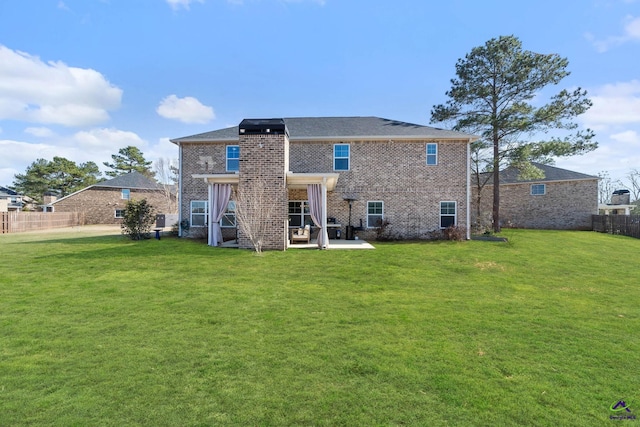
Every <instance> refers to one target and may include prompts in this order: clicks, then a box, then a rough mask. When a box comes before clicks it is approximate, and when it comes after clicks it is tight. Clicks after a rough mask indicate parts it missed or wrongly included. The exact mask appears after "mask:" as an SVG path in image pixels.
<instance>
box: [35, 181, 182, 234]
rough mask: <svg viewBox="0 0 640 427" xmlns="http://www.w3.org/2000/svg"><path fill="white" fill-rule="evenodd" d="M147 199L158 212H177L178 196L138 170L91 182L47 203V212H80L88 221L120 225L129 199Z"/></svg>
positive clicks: (90, 222) (45, 208)
mask: <svg viewBox="0 0 640 427" xmlns="http://www.w3.org/2000/svg"><path fill="white" fill-rule="evenodd" d="M142 199H146V200H147V202H149V204H150V205H151V206H153V207H154V209H155V211H156V213H164V214H172V213H175V206H176V196H175V194H171V193H169V192H167V191H165V188H164V187H163V186H162V185H161V184H158V183H157V182H155V181H153V180H151V179H149V178H147V177H146V176H144V175H142V174H141V173H138V172H130V173H127V174H125V175H121V176H118V177H115V178H113V179H110V180H108V181H103V182H100V183H98V184H94V185H91V186H89V187H86V188H84V189H82V190H79V191H76V192H75V193H72V194H69V195H68V196H65V197H62V198H60V199H58V200H55V201H52V202H51V203H49V204H48V205H45V206H44V210H45V211H46V212H81V213H83V214H84V221H85V223H86V224H119V223H121V222H122V218H123V217H124V210H125V207H126V205H127V202H128V201H129V200H142Z"/></svg>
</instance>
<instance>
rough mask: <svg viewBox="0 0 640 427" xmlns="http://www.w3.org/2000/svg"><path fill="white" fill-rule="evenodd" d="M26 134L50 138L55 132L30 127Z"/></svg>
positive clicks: (43, 128) (44, 128)
mask: <svg viewBox="0 0 640 427" xmlns="http://www.w3.org/2000/svg"><path fill="white" fill-rule="evenodd" d="M24 132H25V133H28V134H30V135H33V136H37V137H39V138H50V137H52V136H53V135H54V133H53V131H52V130H51V129H49V128H46V127H29V128H26V129H25V130H24Z"/></svg>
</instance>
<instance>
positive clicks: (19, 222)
mask: <svg viewBox="0 0 640 427" xmlns="http://www.w3.org/2000/svg"><path fill="white" fill-rule="evenodd" d="M77 225H84V214H83V213H80V212H0V233H1V234H6V233H20V232H23V231H36V230H48V229H50V228H62V227H73V226H77Z"/></svg>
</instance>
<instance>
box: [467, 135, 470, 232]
mask: <svg viewBox="0 0 640 427" xmlns="http://www.w3.org/2000/svg"><path fill="white" fill-rule="evenodd" d="M470 239H471V140H469V142H467V240H470Z"/></svg>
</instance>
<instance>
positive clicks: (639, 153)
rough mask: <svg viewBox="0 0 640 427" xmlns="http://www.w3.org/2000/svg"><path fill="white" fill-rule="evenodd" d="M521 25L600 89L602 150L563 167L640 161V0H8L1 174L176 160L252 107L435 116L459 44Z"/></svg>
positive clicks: (612, 166) (596, 113)
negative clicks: (180, 148)
mask: <svg viewBox="0 0 640 427" xmlns="http://www.w3.org/2000/svg"><path fill="white" fill-rule="evenodd" d="M510 34H513V35H515V36H517V37H519V38H520V40H521V41H522V43H523V47H524V48H525V49H527V50H532V51H535V52H539V53H557V54H559V55H561V56H563V57H567V58H568V59H569V71H570V72H571V75H570V76H569V77H567V78H566V79H564V80H563V81H562V82H561V85H560V86H561V88H575V87H578V86H580V87H582V88H585V89H587V91H588V94H589V96H590V97H591V98H592V100H593V102H594V106H593V108H592V109H591V110H590V111H589V112H588V113H587V114H585V115H584V116H583V117H581V119H580V124H581V126H583V127H590V128H592V129H594V130H595V131H596V134H597V140H598V141H599V142H600V148H599V149H598V150H597V151H595V152H593V153H590V154H588V155H585V156H578V157H573V158H569V159H564V160H558V161H557V165H558V166H560V167H565V168H568V169H572V170H575V171H579V172H583V173H588V174H597V173H598V172H600V171H608V172H609V174H610V175H611V176H612V177H614V178H624V176H625V175H626V174H627V173H628V172H629V171H630V170H631V169H632V168H640V0H562V1H557V0H554V1H549V0H539V1H536V2H513V1H506V0H505V1H498V0H485V1H482V2H479V1H468V0H464V1H463V0H449V1H446V2H430V1H424V0H394V1H389V0H386V1H383V0H369V1H358V0H0V185H7V184H11V182H12V181H13V176H14V174H16V173H22V172H24V171H25V169H26V167H27V166H28V165H30V164H31V163H32V162H33V161H35V160H36V159H38V158H45V159H48V160H50V159H52V158H53V156H56V155H57V156H63V157H66V158H68V159H70V160H73V161H76V162H78V163H81V162H86V161H94V162H96V163H97V164H98V165H100V166H102V162H104V161H110V160H111V157H110V156H111V155H112V154H115V153H117V152H118V150H119V149H120V148H122V147H125V146H127V145H134V146H137V147H139V148H140V149H141V150H142V151H143V153H144V154H145V156H146V157H147V159H148V160H155V159H157V158H159V157H163V158H177V148H176V147H175V146H174V145H173V144H171V143H170V142H169V141H168V140H169V139H170V138H176V137H181V136H186V135H191V134H196V133H200V132H205V131H208V130H213V129H219V128H223V127H228V126H234V125H237V124H238V123H239V122H240V121H241V120H242V119H243V118H249V117H251V118H257V117H301V116H379V117H385V118H390V119H396V120H402V121H407V122H413V123H419V124H425V125H428V124H429V119H430V111H431V108H432V106H433V105H435V104H439V103H444V102H445V101H446V97H445V92H446V91H447V90H448V89H449V88H450V79H451V78H453V77H454V72H455V63H456V61H457V60H458V58H461V57H464V55H465V54H466V53H468V52H469V51H470V50H471V49H472V48H473V47H475V46H480V45H483V44H484V43H485V42H486V41H487V40H489V39H491V38H494V37H498V36H500V35H510ZM541 96H542V95H541Z"/></svg>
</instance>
